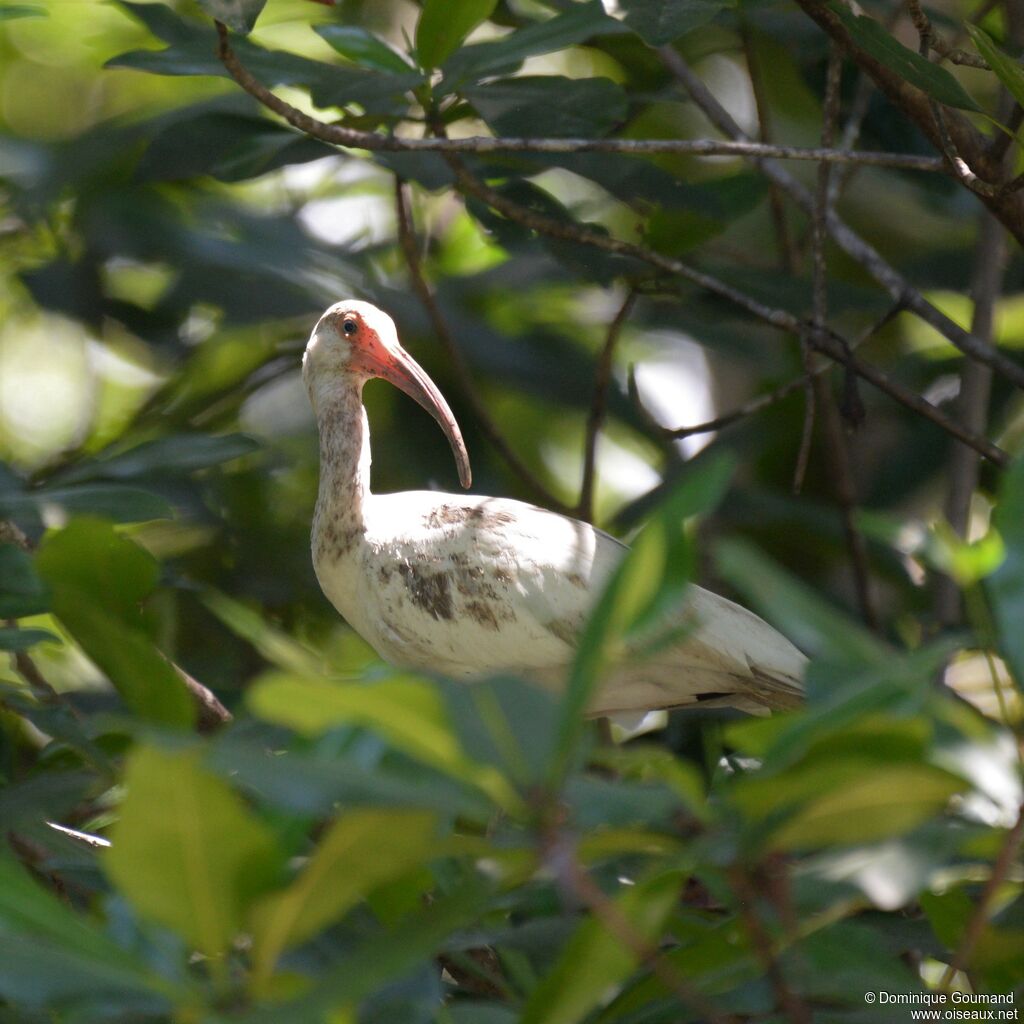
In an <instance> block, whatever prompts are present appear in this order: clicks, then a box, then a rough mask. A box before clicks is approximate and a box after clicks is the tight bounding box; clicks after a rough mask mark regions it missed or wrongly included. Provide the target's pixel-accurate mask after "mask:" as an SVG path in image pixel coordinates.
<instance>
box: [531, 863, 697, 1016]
mask: <svg viewBox="0 0 1024 1024" xmlns="http://www.w3.org/2000/svg"><path fill="white" fill-rule="evenodd" d="M680 884H681V880H680V876H679V875H678V874H676V873H674V872H672V873H668V874H664V875H660V876H658V877H656V878H653V879H650V880H648V881H645V882H640V883H639V884H637V885H635V886H631V887H629V888H627V889H626V890H625V891H624V892H623V894H622V895H621V896H619V897H617V898H616V899H615V900H614V902H613V904H612V905H613V906H614V907H615V911H616V916H617V917H618V918H621V920H622V921H623V922H624V923H628V927H629V928H630V929H631V931H632V933H633V934H634V935H637V936H638V937H640V938H642V939H643V940H644V941H645V942H648V943H651V944H653V945H655V946H657V944H658V939H659V937H660V935H661V931H662V928H663V927H664V925H665V921H666V919H667V918H668V915H669V913H670V912H671V911H672V908H673V907H674V906H675V904H676V902H677V900H678V899H679V890H680ZM638 959H639V958H638V957H637V955H636V953H635V952H634V951H633V949H632V948H631V946H630V944H629V943H628V942H625V941H624V940H623V937H622V936H621V935H620V934H618V933H617V932H616V930H615V928H614V925H613V922H610V921H604V920H601V919H600V918H599V917H598V916H597V915H596V914H595V915H592V916H590V917H588V918H587V920H586V921H584V922H583V924H581V925H580V927H579V928H578V929H577V930H576V933H575V934H574V935H573V936H572V938H571V939H570V940H569V942H568V943H567V945H566V947H565V949H564V950H563V951H562V954H561V956H560V957H559V958H558V961H557V962H556V964H555V966H554V967H553V968H552V970H551V972H550V973H549V974H548V975H547V976H546V977H545V978H544V979H543V981H541V983H540V984H539V985H538V986H537V987H536V988H535V989H534V990H533V992H532V993H531V994H530V998H529V999H528V1000H527V1003H526V1006H525V1007H524V1009H523V1013H522V1016H521V1017H520V1021H521V1024H576V1022H577V1021H581V1020H583V1019H584V1018H585V1017H586V1016H587V1014H588V1013H589V1012H590V1010H592V1009H593V1008H594V1007H595V1006H597V1005H598V1004H599V1003H600V1002H601V1001H602V1000H603V999H604V998H605V993H606V992H607V991H608V989H609V988H611V987H612V986H614V985H617V984H618V983H620V982H622V981H624V980H625V978H626V977H627V976H628V975H629V974H630V973H631V972H632V971H633V969H634V968H635V967H636V965H637V962H638Z"/></svg>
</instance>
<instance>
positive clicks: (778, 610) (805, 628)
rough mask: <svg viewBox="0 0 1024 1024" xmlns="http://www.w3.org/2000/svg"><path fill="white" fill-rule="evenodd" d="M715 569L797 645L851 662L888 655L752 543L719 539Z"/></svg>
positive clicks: (880, 661)
mask: <svg viewBox="0 0 1024 1024" xmlns="http://www.w3.org/2000/svg"><path fill="white" fill-rule="evenodd" d="M716 560H717V564H718V571H719V573H720V574H721V575H722V577H723V578H724V579H726V580H728V582H729V583H731V584H732V585H733V586H734V587H735V588H736V589H737V590H739V591H740V593H742V594H743V595H744V596H745V597H746V598H747V600H748V601H749V602H750V603H751V604H752V605H753V606H754V608H755V609H756V610H757V611H759V612H760V613H761V614H762V615H763V616H764V617H765V618H766V619H767V620H768V621H769V622H771V623H772V624H773V625H774V626H776V627H777V628H778V629H779V630H781V631H782V632H783V633H784V634H785V635H786V636H788V637H790V638H791V639H792V640H793V643H795V644H796V645H797V647H799V648H801V650H803V651H805V652H806V653H808V654H810V655H815V656H820V655H827V656H829V657H830V658H831V659H833V660H835V661H842V662H844V663H846V664H851V665H861V666H862V665H872V664H874V665H879V664H883V663H884V662H885V661H886V660H887V659H889V658H890V657H891V656H892V652H891V651H890V650H889V649H888V648H887V647H886V645H885V644H883V643H882V642H881V641H879V640H877V639H876V638H875V637H873V636H872V635H871V634H870V633H869V632H868V631H867V630H866V629H864V627H863V626H861V625H859V624H858V623H856V622H854V621H853V620H852V619H850V618H848V617H847V616H846V615H844V614H843V613H842V612H841V611H839V610H838V609H836V608H834V607H832V606H831V605H829V604H827V603H826V602H825V600H824V599H823V598H821V597H819V596H818V595H817V594H815V593H813V592H812V591H811V590H810V589H808V588H807V587H806V586H804V585H803V584H802V583H800V582H799V581H798V580H796V579H794V578H793V577H792V576H790V575H789V574H788V573H786V572H785V571H783V570H782V569H780V568H779V567H778V566H777V565H776V564H775V563H774V562H772V561H771V560H770V559H768V558H766V557H765V556H764V555H763V554H761V552H760V551H758V550H757V548H755V547H754V546H753V545H751V544H748V543H746V542H745V541H739V540H725V541H721V542H720V543H719V544H718V546H717V548H716Z"/></svg>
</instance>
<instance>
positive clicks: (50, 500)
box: [0, 484, 174, 523]
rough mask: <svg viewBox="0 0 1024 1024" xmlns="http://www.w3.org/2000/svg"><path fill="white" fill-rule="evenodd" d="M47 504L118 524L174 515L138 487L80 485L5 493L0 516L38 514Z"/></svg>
mask: <svg viewBox="0 0 1024 1024" xmlns="http://www.w3.org/2000/svg"><path fill="white" fill-rule="evenodd" d="M47 505H56V506H58V507H60V508H62V509H64V511H65V512H68V513H71V514H80V515H88V516H98V517H100V518H102V519H111V520H113V521H115V522H120V523H140V522H144V521H146V520H149V519H170V518H171V517H172V516H173V514H174V511H173V509H172V508H171V506H170V505H169V504H168V503H167V500H166V499H165V498H161V497H160V495H158V494H154V493H153V492H152V491H146V490H143V489H142V488H140V487H125V486H123V485H122V484H81V485H78V486H74V487H49V488H44V489H40V490H38V491H22V492H20V493H16V494H5V495H4V496H3V497H0V515H7V516H20V515H24V514H25V513H26V512H29V511H33V512H37V513H38V512H39V511H40V510H41V509H43V508H45V507H46V506H47Z"/></svg>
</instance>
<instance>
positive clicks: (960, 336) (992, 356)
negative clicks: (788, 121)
mask: <svg viewBox="0 0 1024 1024" xmlns="http://www.w3.org/2000/svg"><path fill="white" fill-rule="evenodd" d="M797 2H799V3H803V2H804V0H797ZM658 54H659V55H660V57H661V59H662V61H663V63H664V64H665V66H666V67H667V68H668V70H669V71H671V72H672V74H673V75H675V77H676V78H677V79H678V80H679V82H680V83H681V84H682V85H683V86H684V88H686V90H687V91H688V92H689V94H690V96H691V98H692V99H693V101H694V102H695V103H696V104H697V106H698V107H700V108H701V110H703V111H704V113H705V114H706V115H707V117H708V118H709V120H710V121H711V123H712V124H714V125H715V127H716V128H718V129H719V131H721V132H722V133H723V134H724V135H727V136H729V137H730V138H732V139H738V140H742V139H745V138H746V136H745V135H744V133H743V131H742V129H741V128H740V126H739V125H738V124H737V123H736V121H735V120H734V119H733V117H732V115H731V114H729V112H728V111H727V110H726V109H725V108H724V107H723V106H722V104H721V103H719V101H718V100H717V99H716V98H715V96H714V95H712V93H711V91H710V90H709V89H708V87H707V86H706V85H705V84H704V83H703V82H702V81H701V79H700V78H699V77H698V76H697V75H695V74H694V73H693V71H692V70H691V68H690V66H689V65H688V64H687V63H686V61H685V60H683V58H682V57H681V56H680V55H679V54H678V53H676V51H675V50H673V49H672V48H671V47H661V48H660V49H659V50H658ZM757 163H758V166H759V167H760V168H761V170H762V172H763V173H764V174H765V176H766V177H767V178H768V179H769V180H770V181H775V182H778V184H779V185H780V187H781V188H782V189H783V190H784V191H785V192H786V193H787V194H788V195H789V196H790V198H791V199H792V200H793V201H794V202H795V203H796V204H797V205H798V206H800V207H801V208H802V209H803V210H804V211H805V212H806V213H807V214H808V216H811V217H813V216H814V196H813V195H812V194H811V192H810V191H809V190H808V189H807V188H805V187H804V185H803V184H801V183H800V182H799V181H797V180H796V179H795V178H794V177H793V176H792V175H791V174H790V173H789V172H788V171H786V170H784V169H783V168H781V167H779V166H778V164H776V163H774V162H773V161H772V160H758V161H757ZM826 224H827V226H828V231H829V234H830V235H831V236H832V238H833V239H834V240H835V242H836V244H837V245H838V246H839V247H840V248H841V249H842V250H843V251H844V252H845V253H847V255H849V256H850V257H852V258H853V259H854V260H856V261H857V262H858V263H860V264H861V266H863V267H864V269H865V270H867V271H868V273H869V274H871V276H872V277H873V278H874V279H875V280H876V281H877V282H878V283H879V284H880V285H882V287H883V288H885V289H886V291H888V292H889V294H890V295H891V296H892V297H893V299H894V300H896V301H902V302H903V304H904V305H905V306H906V308H907V310H909V311H910V312H912V313H913V314H914V315H915V316H917V317H919V318H920V319H921V320H923V321H924V322H925V323H927V324H929V325H930V326H931V327H934V328H935V330H937V331H938V332H939V334H941V335H942V336H943V337H944V338H946V339H947V340H948V341H950V342H951V343H952V344H953V345H954V346H956V347H957V348H958V349H960V351H962V352H964V353H966V354H967V355H970V356H973V357H974V358H975V359H977V360H979V361H981V362H983V363H987V364H988V365H990V366H992V368H993V369H994V370H996V371H997V372H999V373H1001V374H1003V376H1005V377H1006V379H1007V380H1008V381H1010V382H1011V383H1013V384H1014V385H1016V386H1017V387H1019V388H1024V367H1021V366H1019V365H1018V364H1017V363H1015V362H1014V361H1013V360H1012V359H1010V358H1008V357H1007V356H1006V355H1004V354H1003V353H1002V352H1000V351H999V350H998V349H997V348H996V347H995V346H993V345H990V344H987V343H986V342H984V341H982V340H981V339H980V338H978V337H976V336H975V335H973V334H971V333H969V332H968V331H965V330H964V329H963V328H962V327H961V326H960V325H959V324H956V323H954V322H953V321H952V320H951V319H950V318H949V317H948V316H946V315H945V314H944V313H942V312H940V311H939V310H938V309H937V308H936V307H935V306H933V305H932V304H931V303H930V302H928V300H927V299H925V297H924V296H923V295H922V294H921V293H920V292H919V291H918V290H917V289H915V288H913V287H911V285H910V284H909V282H908V281H907V280H906V279H905V278H904V277H903V275H902V274H900V273H899V271H898V270H896V268H895V267H893V266H892V265H891V264H890V263H889V262H888V261H886V260H885V259H884V258H883V257H882V255H881V254H880V253H879V252H878V250H877V249H875V248H874V247H873V246H871V245H870V244H869V243H867V242H866V241H864V239H863V238H861V237H860V235H858V234H857V233H856V232H855V231H853V230H852V229H851V228H850V227H849V226H847V224H846V223H845V222H844V221H842V220H841V219H840V218H839V216H838V215H837V214H836V212H835V211H834V210H829V211H828V213H827V216H826Z"/></svg>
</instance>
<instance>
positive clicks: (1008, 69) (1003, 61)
mask: <svg viewBox="0 0 1024 1024" xmlns="http://www.w3.org/2000/svg"><path fill="white" fill-rule="evenodd" d="M964 28H966V29H967V31H968V33H969V34H970V36H971V39H972V40H974V45H975V46H976V47H977V48H978V53H980V54H981V55H982V57H984V58H985V60H987V61H988V66H989V67H990V68H991V69H992V70H993V71H994V72H995V73H996V77H998V79H999V81H1000V82H1002V83H1003V85H1004V86H1006V90H1007V92H1009V94H1010V95H1011V96H1012V97H1013V98H1014V99H1015V100H1016V101H1017V102H1018V103H1024V68H1022V67H1021V66H1020V63H1019V61H1015V60H1014V59H1013V58H1012V57H1008V56H1007V55H1006V54H1005V53H1003V51H1002V50H1000V49H999V47H998V46H996V44H995V43H994V42H992V39H991V37H990V36H989V35H988V34H987V33H986V32H985V30H984V29H983V28H980V27H979V26H977V25H972V24H971V23H970V22H965V23H964Z"/></svg>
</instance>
